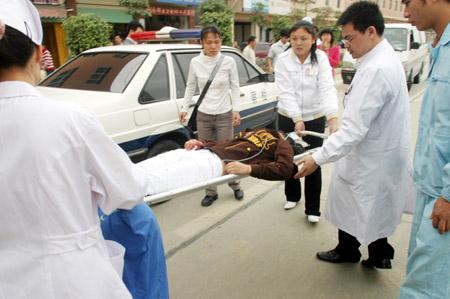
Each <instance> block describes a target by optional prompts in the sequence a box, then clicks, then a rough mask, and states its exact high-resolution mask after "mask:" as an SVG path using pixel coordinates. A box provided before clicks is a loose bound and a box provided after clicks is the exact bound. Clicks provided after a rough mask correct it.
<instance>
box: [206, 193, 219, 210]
mask: <svg viewBox="0 0 450 299" xmlns="http://www.w3.org/2000/svg"><path fill="white" fill-rule="evenodd" d="M218 197H219V196H218V195H217V194H216V195H206V196H205V197H204V198H203V199H202V206H204V207H209V206H210V205H212V203H213V202H214V201H215V200H216V199H217V198H218Z"/></svg>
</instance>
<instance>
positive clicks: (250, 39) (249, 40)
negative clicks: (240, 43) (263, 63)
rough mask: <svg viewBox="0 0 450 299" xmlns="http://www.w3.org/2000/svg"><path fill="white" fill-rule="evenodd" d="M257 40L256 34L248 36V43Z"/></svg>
mask: <svg viewBox="0 0 450 299" xmlns="http://www.w3.org/2000/svg"><path fill="white" fill-rule="evenodd" d="M255 40H256V36H254V35H250V36H249V37H248V38H247V43H248V44H249V43H251V42H253V41H255Z"/></svg>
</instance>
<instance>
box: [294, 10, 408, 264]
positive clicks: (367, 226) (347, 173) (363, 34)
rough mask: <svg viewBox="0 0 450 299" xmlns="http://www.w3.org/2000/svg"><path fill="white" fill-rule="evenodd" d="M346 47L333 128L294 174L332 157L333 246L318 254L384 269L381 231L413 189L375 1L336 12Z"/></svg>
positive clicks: (399, 83)
mask: <svg viewBox="0 0 450 299" xmlns="http://www.w3.org/2000/svg"><path fill="white" fill-rule="evenodd" d="M338 25H341V26H342V36H343V38H344V40H345V41H346V48H347V49H348V51H349V53H350V54H351V55H352V56H353V58H355V59H358V69H357V71H356V74H355V77H354V78H353V81H352V83H351V85H350V87H349V89H348V91H347V92H346V95H345V98H344V112H343V115H342V123H341V127H340V129H339V130H338V131H337V132H336V133H334V134H332V135H331V136H330V137H328V139H327V140H326V141H325V142H324V144H323V146H322V147H321V148H320V149H319V150H318V151H317V152H315V153H314V154H313V155H312V156H308V157H306V158H304V159H302V161H301V162H300V165H299V168H300V171H299V173H298V174H297V177H303V176H305V175H308V174H310V173H312V172H313V171H315V169H317V167H319V166H321V165H324V164H325V163H330V162H334V161H337V162H336V164H335V166H334V171H333V174H332V178H331V183H330V188H329V190H328V197H327V201H326V208H325V215H326V217H327V219H328V220H329V221H330V222H331V223H332V224H334V225H335V226H336V227H337V228H338V245H337V246H336V247H335V248H334V249H332V250H329V251H322V252H318V253H317V258H318V259H320V260H322V261H326V262H331V263H344V262H350V263H357V262H359V260H360V258H361V252H360V251H359V247H360V245H368V248H369V258H368V259H366V260H364V261H363V262H362V265H363V266H365V267H370V268H372V267H377V268H381V269H390V268H391V259H393V258H394V248H393V247H392V246H391V245H390V244H389V243H388V239H387V238H388V237H389V236H390V235H392V234H393V233H394V231H395V228H396V227H397V225H398V224H399V223H400V222H401V216H402V212H403V208H404V206H405V198H406V197H408V196H410V195H414V187H413V183H412V177H411V172H412V169H411V166H412V165H411V153H410V150H409V124H408V121H409V96H408V90H407V88H406V78H405V72H404V70H403V66H402V63H401V62H400V60H399V58H398V56H397V54H396V53H395V51H394V49H393V48H392V47H391V45H390V44H389V43H388V42H387V41H386V40H385V39H383V37H382V35H383V32H384V19H383V15H382V14H381V12H380V10H379V8H378V5H377V4H375V3H372V2H366V1H361V2H355V3H353V4H352V5H350V6H349V7H348V8H347V9H346V10H345V11H344V12H343V13H342V15H341V16H340V17H339V19H338Z"/></svg>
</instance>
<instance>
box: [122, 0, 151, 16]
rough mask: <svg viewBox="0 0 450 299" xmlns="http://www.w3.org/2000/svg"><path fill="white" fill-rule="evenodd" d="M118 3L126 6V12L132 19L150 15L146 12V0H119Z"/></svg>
mask: <svg viewBox="0 0 450 299" xmlns="http://www.w3.org/2000/svg"><path fill="white" fill-rule="evenodd" d="M119 5H120V6H124V7H126V8H128V11H127V13H128V14H129V15H131V17H132V18H133V19H134V20H137V19H139V18H143V17H147V16H150V14H149V13H148V11H147V9H148V7H149V6H148V0H119Z"/></svg>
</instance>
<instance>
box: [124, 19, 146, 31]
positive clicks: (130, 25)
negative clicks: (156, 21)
mask: <svg viewBox="0 0 450 299" xmlns="http://www.w3.org/2000/svg"><path fill="white" fill-rule="evenodd" d="M138 28H141V29H142V30H144V26H142V24H141V23H139V22H138V21H136V20H133V21H131V22H130V23H128V33H130V30H133V31H136V29H138Z"/></svg>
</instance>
